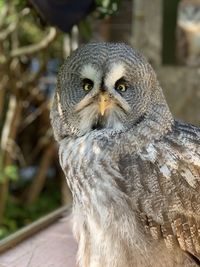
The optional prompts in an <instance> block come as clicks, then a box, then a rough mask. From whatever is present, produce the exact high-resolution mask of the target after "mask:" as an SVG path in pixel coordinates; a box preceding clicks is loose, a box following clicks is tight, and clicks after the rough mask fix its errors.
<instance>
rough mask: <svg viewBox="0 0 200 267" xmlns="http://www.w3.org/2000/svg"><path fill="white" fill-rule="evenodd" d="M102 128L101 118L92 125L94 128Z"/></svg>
mask: <svg viewBox="0 0 200 267" xmlns="http://www.w3.org/2000/svg"><path fill="white" fill-rule="evenodd" d="M101 129H103V125H102V124H101V123H100V121H99V120H98V121H97V122H96V123H94V124H93V125H92V130H101Z"/></svg>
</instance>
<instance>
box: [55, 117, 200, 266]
mask: <svg viewBox="0 0 200 267" xmlns="http://www.w3.org/2000/svg"><path fill="white" fill-rule="evenodd" d="M109 135H112V140H110V141H109V142H111V145H112V143H113V144H114V143H119V142H120V134H117V135H113V134H112V133H108V134H107V136H106V135H105V136H104V138H103V137H102V138H99V133H98V132H93V133H92V134H91V133H90V134H87V135H85V136H84V137H80V138H78V139H71V140H69V139H67V140H63V141H62V142H61V146H60V162H61V165H62V167H63V169H64V171H65V173H66V176H67V178H68V182H69V185H70V187H71V189H72V192H73V193H74V201H75V209H76V203H78V205H77V206H78V207H79V213H81V214H83V215H82V216H83V218H84V223H83V224H84V225H85V227H86V228H87V231H88V235H87V234H86V233H85V230H83V229H82V230H80V236H82V235H84V234H85V235H86V236H87V237H88V238H89V240H90V237H91V236H93V235H95V237H97V235H99V243H98V241H97V240H95V241H92V240H90V241H87V242H89V243H90V246H91V245H92V246H93V248H95V247H96V249H97V248H99V249H100V247H101V243H102V242H107V243H108V244H110V246H112V245H113V243H112V242H114V240H113V239H112V238H114V236H115V235H118V236H119V239H120V240H121V242H122V241H124V240H126V242H127V243H126V242H124V243H125V244H124V246H123V245H122V247H123V250H124V251H127V249H128V248H129V251H133V250H134V252H132V253H133V255H134V256H135V254H139V253H141V254H142V258H143V261H142V265H141V263H138V262H137V261H134V259H132V260H131V262H132V263H131V265H130V264H129V263H128V262H127V265H126V266H127V267H128V266H196V265H195V264H196V263H194V262H193V261H192V262H191V263H189V262H190V259H189V258H187V256H183V255H184V254H183V255H182V256H180V255H179V253H180V254H181V252H180V251H179V249H178V245H179V247H180V248H181V249H182V250H183V251H185V252H189V253H190V254H191V255H193V256H195V257H196V258H197V260H198V259H199V260H200V213H199V212H200V130H199V129H198V128H196V127H193V126H190V125H187V124H183V123H179V122H175V123H174V125H173V127H172V130H171V131H169V133H168V134H166V135H165V136H163V137H161V138H160V139H159V140H152V142H149V143H147V144H146V145H145V146H144V147H141V148H140V149H139V150H138V151H137V152H136V153H132V154H126V153H125V151H123V148H121V153H120V154H119V153H117V151H116V149H117V146H115V145H114V146H113V145H112V146H110V144H109V143H108V140H109ZM123 138H124V135H123ZM127 142H128V140H127ZM125 143H126V142H125ZM126 145H127V144H125V146H126ZM111 147H112V148H111ZM115 162H118V164H117V165H116V164H115ZM80 204H81V205H80ZM80 206H81V209H80ZM77 216H78V218H77V220H79V216H80V215H77ZM94 220H95V221H94ZM115 224H116V228H115ZM111 228H112V231H111ZM114 228H115V229H114ZM93 231H95V232H93ZM110 231H111V233H112V232H114V233H113V237H110V240H109V241H107V240H106V239H107V238H108V237H107V238H105V236H104V235H108V236H109V234H110ZM115 231H116V232H115ZM130 233H132V235H130ZM144 234H146V235H147V236H146V237H145V238H144V237H143V235H144ZM102 235H103V236H102ZM111 236H112V234H111ZM114 239H115V238H114ZM81 240H82V239H81ZM144 240H145V241H144ZM152 240H156V241H159V240H160V241H159V243H154V241H152ZM162 240H164V242H165V245H166V247H167V248H168V250H169V251H171V253H172V255H173V259H171V262H170V256H169V255H167V253H166V250H165V249H164V247H163V243H162ZM93 242H94V243H93ZM96 242H97V243H96ZM115 242H116V241H115ZM148 242H152V247H154V246H155V248H154V249H155V251H157V249H158V248H159V253H160V255H162V254H163V257H164V258H162V262H163V263H161V262H159V261H158V259H156V261H155V262H153V263H149V258H150V256H149V255H148V253H150V254H151V253H152V254H156V252H155V251H153V252H152V251H148V249H149V248H148V246H147V244H148ZM127 244H128V248H127ZM85 245H86V244H85ZM157 246H158V247H157ZM152 247H151V249H152ZM106 250H108V251H109V245H107V247H106ZM160 250H163V251H160ZM102 251H103V249H102ZM117 251H118V252H119V251H120V250H119V249H118V250H117ZM174 251H176V256H177V258H176V256H175V255H174ZM122 254H123V253H122ZM137 256H138V255H137ZM115 257H117V255H115ZM121 257H124V258H127V255H126V256H125V255H121ZM129 257H131V256H129ZM154 257H155V255H154ZM165 257H166V258H167V261H168V262H169V265H167V263H166V262H165V260H164V259H165ZM184 257H185V259H184ZM135 258H138V257H136V256H135ZM151 258H152V257H151ZM90 260H91V259H90ZM124 261H125V259H124ZM187 261H188V262H187ZM147 262H148V263H147ZM185 262H187V263H185ZM133 263H134V264H133ZM156 264H157V265H156ZM162 264H163V265H162ZM83 266H93V264H91V263H90V264H88V265H87V264H86V265H83ZM95 266H109V265H108V263H106V262H105V263H104V265H95ZM114 266H117V267H118V266H122V265H120V264H119V263H118V264H116V265H114Z"/></svg>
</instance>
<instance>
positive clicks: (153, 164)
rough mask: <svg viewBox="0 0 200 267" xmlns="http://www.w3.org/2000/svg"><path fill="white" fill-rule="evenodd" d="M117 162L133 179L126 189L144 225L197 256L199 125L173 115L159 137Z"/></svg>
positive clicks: (199, 254)
mask: <svg viewBox="0 0 200 267" xmlns="http://www.w3.org/2000/svg"><path fill="white" fill-rule="evenodd" d="M129 157H130V155H129ZM128 162H129V163H130V165H129V164H128ZM121 164H122V165H124V166H123V167H122V166H121V167H120V169H121V172H122V174H123V175H125V176H126V178H127V179H131V178H130V177H132V180H133V179H134V183H133V182H132V184H133V186H132V188H131V190H132V192H129V194H130V195H131V199H132V200H133V203H134V205H136V207H137V209H138V212H139V213H140V215H141V218H142V221H143V223H144V227H145V229H146V231H147V232H149V233H150V234H151V235H152V236H153V237H154V238H156V239H159V238H164V239H165V243H166V245H167V247H169V248H171V249H173V247H174V246H176V245H177V244H179V246H180V247H181V249H183V250H184V251H186V252H189V253H190V254H192V255H193V256H195V257H196V258H198V259H199V261H200V129H199V128H197V127H194V126H191V125H188V124H183V123H180V122H177V121H176V122H175V124H174V126H173V129H172V131H171V132H170V133H169V134H168V135H166V136H165V137H164V138H163V139H162V140H160V141H156V142H152V143H151V144H149V145H148V146H146V147H145V148H144V149H142V150H141V151H140V152H139V153H138V154H137V155H131V159H130V158H129V159H128V158H127V159H125V161H124V163H123V160H122V163H121ZM150 173H151V174H150ZM128 177H129V178H128Z"/></svg>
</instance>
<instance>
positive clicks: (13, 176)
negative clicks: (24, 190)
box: [4, 165, 19, 181]
mask: <svg viewBox="0 0 200 267" xmlns="http://www.w3.org/2000/svg"><path fill="white" fill-rule="evenodd" d="M4 172H5V176H6V177H8V179H9V180H11V181H17V180H18V179H19V172H18V167H17V166H16V165H8V166H6V167H5V170H4Z"/></svg>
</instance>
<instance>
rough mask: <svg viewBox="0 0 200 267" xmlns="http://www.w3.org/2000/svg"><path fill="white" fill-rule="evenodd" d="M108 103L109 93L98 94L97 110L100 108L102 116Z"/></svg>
mask: <svg viewBox="0 0 200 267" xmlns="http://www.w3.org/2000/svg"><path fill="white" fill-rule="evenodd" d="M109 105H110V97H109V95H108V94H106V93H103V94H100V96H99V110H100V113H101V115H102V116H103V115H104V113H105V111H106V109H107V108H108V106H109Z"/></svg>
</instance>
